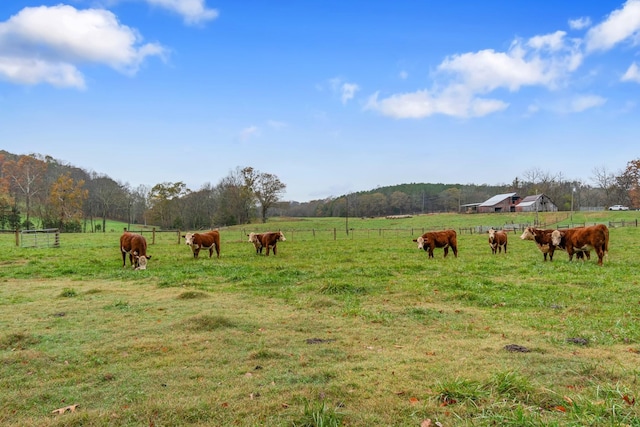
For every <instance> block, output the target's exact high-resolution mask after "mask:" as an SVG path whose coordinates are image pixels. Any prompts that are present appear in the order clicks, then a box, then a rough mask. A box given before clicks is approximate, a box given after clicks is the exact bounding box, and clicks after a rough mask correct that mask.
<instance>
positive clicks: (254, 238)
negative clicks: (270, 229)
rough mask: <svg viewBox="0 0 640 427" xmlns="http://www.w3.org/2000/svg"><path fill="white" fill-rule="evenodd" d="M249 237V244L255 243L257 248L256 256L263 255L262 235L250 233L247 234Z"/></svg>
mask: <svg viewBox="0 0 640 427" xmlns="http://www.w3.org/2000/svg"><path fill="white" fill-rule="evenodd" d="M247 236H248V237H249V243H253V246H254V247H255V248H256V254H261V253H262V248H263V246H262V240H261V239H262V234H258V233H249V234H247Z"/></svg>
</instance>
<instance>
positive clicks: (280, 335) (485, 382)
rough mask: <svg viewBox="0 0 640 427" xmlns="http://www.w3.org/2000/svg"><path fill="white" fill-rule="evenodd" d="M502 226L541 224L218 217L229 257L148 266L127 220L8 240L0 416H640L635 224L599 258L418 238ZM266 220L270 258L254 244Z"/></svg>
mask: <svg viewBox="0 0 640 427" xmlns="http://www.w3.org/2000/svg"><path fill="white" fill-rule="evenodd" d="M541 216H542V214H541ZM636 217H637V215H636V212H614V213H609V212H600V213H594V214H577V213H576V214H574V220H576V221H587V222H589V221H601V222H604V221H607V220H611V219H612V218H615V219H619V218H626V219H627V220H635V219H636ZM562 218H564V217H562ZM553 219H554V220H556V219H558V218H557V215H556V216H555V217H554V218H553ZM550 220H551V218H550ZM508 221H511V222H514V223H524V222H530V221H532V217H531V216H530V215H529V216H526V215H523V214H505V215H484V216H483V215H425V216H419V217H414V218H411V219H407V220H397V221H393V222H390V221H389V220H384V219H370V220H365V219H356V218H354V219H349V226H350V227H353V228H354V230H353V231H352V232H351V233H350V235H349V236H346V234H345V232H344V230H345V219H344V218H342V219H340V218H338V219H325V220H323V219H314V220H308V221H307V220H291V221H286V222H285V221H274V222H270V223H268V224H266V225H265V224H256V225H255V227H248V226H242V227H233V228H229V229H222V230H221V231H220V234H221V239H222V243H221V256H220V259H216V258H215V255H214V257H213V258H211V259H210V258H208V253H206V252H204V251H203V252H202V253H200V257H199V258H198V259H194V258H193V255H192V254H191V250H190V248H189V247H187V246H186V245H184V243H183V242H184V240H182V241H181V244H178V237H177V233H157V234H156V241H155V243H153V244H151V237H150V234H147V233H145V237H147V240H148V242H149V248H148V254H150V255H151V256H152V258H151V259H150V260H149V262H148V266H147V270H144V271H133V269H131V268H130V267H129V261H128V259H127V268H125V269H123V268H122V258H121V255H120V253H119V248H118V241H119V236H120V234H121V233H120V232H107V233H104V234H101V233H99V234H62V235H61V244H60V247H59V248H19V247H16V246H15V239H14V237H13V236H12V235H0V247H1V248H2V251H0V390H2V392H1V393H0V409H1V411H0V425H3V426H213V425H215V426H226V425H237V426H267V425H268V426H331V425H345V426H372V425H376V426H383V425H384V426H387V425H388V426H391V425H394V426H395V425H398V426H427V425H430V426H435V425H438V424H436V423H440V424H439V425H442V426H445V427H451V426H494V425H500V426H505V425H506V426H508V425H512V426H524V425H529V426H549V425H552V426H553V425H556V426H585V425H593V426H602V425H611V426H614V425H615V426H619V425H635V426H638V425H640V423H639V421H638V419H640V410H639V409H638V405H640V402H638V403H637V404H636V398H638V397H640V384H639V380H640V378H639V375H640V370H639V368H640V321H639V320H640V292H639V290H638V282H639V280H640V276H639V275H638V271H639V270H640V269H639V267H640V261H639V260H638V242H639V241H640V229H639V228H638V227H619V228H618V227H616V228H611V229H610V247H609V253H608V256H607V257H606V258H605V261H604V266H603V267H599V266H597V265H596V262H595V259H594V257H593V256H592V259H591V260H590V261H586V262H581V261H576V260H575V259H574V261H573V262H571V263H569V262H568V257H567V254H566V253H565V252H562V251H558V252H556V254H555V256H554V261H553V262H546V263H545V262H543V260H542V254H541V253H540V251H539V250H538V249H537V247H536V246H535V243H534V242H531V241H522V240H520V239H519V235H520V233H517V234H514V233H510V234H509V235H508V237H509V244H508V251H507V254H506V255H505V254H504V253H503V254H497V255H493V254H492V253H491V249H490V247H489V244H488V241H487V234H486V233H483V234H466V233H465V234H459V235H458V245H459V256H458V258H455V257H454V256H453V254H452V253H451V252H450V253H449V256H448V257H447V258H443V256H442V255H443V251H442V249H436V250H435V251H434V256H435V258H434V259H430V260H429V259H427V254H426V252H424V251H418V249H417V245H416V244H415V243H413V242H412V241H411V240H412V239H413V238H416V237H417V236H418V235H420V233H421V228H422V227H426V228H429V227H431V226H439V225H444V226H446V225H450V226H452V227H454V228H458V227H465V226H472V225H480V224H486V225H493V226H496V227H499V226H500V225H501V223H502V222H508ZM333 228H336V229H337V230H338V231H337V234H335V235H334V233H333V232H331V231H328V230H331V229H333ZM267 229H271V230H274V231H275V230H277V229H282V230H283V231H284V233H285V235H286V238H287V241H285V242H280V243H278V254H277V256H273V255H270V256H269V257H266V256H264V255H261V256H260V255H256V253H255V248H254V247H253V245H252V244H251V243H248V242H247V241H246V236H245V232H248V231H264V230H267ZM316 229H317V230H318V231H316ZM288 230H289V231H288ZM291 230H293V231H291ZM296 230H298V231H296ZM309 230H313V231H309ZM320 230H323V231H320ZM132 231H136V228H135V227H132ZM75 405H78V406H75ZM67 407H68V408H69V409H67V410H66V411H64V412H63V410H62V409H64V408H67ZM58 409H60V411H58V412H63V413H57V412H56V413H54V411H56V410H58ZM72 409H73V410H72ZM429 420H430V421H429Z"/></svg>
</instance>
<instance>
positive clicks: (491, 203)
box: [478, 193, 516, 206]
mask: <svg viewBox="0 0 640 427" xmlns="http://www.w3.org/2000/svg"><path fill="white" fill-rule="evenodd" d="M515 195H516V193H505V194H496V195H495V196H493V197H491V198H490V199H487V200H485V201H484V202H482V203H480V204H479V205H478V206H494V205H497V204H498V203H500V202H502V201H503V200H505V199H509V198H511V197H513V196H515Z"/></svg>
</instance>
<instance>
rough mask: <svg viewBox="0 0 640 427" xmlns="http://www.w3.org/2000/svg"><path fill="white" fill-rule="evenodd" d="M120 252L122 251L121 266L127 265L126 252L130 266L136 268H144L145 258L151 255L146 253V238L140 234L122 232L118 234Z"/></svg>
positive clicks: (145, 264) (145, 266)
mask: <svg viewBox="0 0 640 427" xmlns="http://www.w3.org/2000/svg"><path fill="white" fill-rule="evenodd" d="M120 252H121V253H122V267H126V265H127V254H129V262H130V263H131V267H133V268H134V269H136V270H146V269H147V260H149V259H151V255H147V240H146V239H145V238H144V237H143V236H142V235H140V234H136V233H129V232H124V233H123V234H122V236H120Z"/></svg>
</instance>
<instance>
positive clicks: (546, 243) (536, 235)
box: [520, 227, 591, 261]
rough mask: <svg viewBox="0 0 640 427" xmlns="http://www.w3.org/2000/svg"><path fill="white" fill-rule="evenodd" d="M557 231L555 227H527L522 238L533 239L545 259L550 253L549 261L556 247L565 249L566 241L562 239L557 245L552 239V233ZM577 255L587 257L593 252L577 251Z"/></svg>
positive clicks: (582, 257) (551, 259) (580, 257)
mask: <svg viewBox="0 0 640 427" xmlns="http://www.w3.org/2000/svg"><path fill="white" fill-rule="evenodd" d="M554 231H556V230H553V229H542V228H534V227H527V228H525V229H524V232H523V233H522V235H521V236H520V238H521V239H522V240H533V241H535V242H536V245H537V246H538V249H540V252H542V255H543V256H544V260H545V261H546V260H547V254H549V261H553V253H554V252H555V250H556V249H560V250H565V241H564V239H561V240H560V242H559V243H558V244H557V245H554V244H553V243H552V241H551V234H552V233H553V232H554ZM575 253H576V257H577V258H578V259H584V258H585V257H586V258H587V259H590V258H591V253H590V252H589V251H588V250H585V251H582V250H580V251H578V250H577V251H575Z"/></svg>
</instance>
